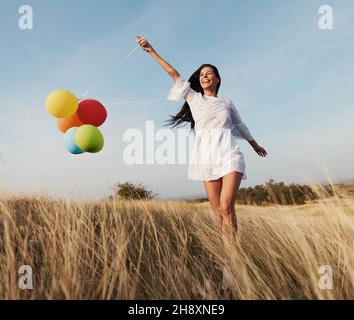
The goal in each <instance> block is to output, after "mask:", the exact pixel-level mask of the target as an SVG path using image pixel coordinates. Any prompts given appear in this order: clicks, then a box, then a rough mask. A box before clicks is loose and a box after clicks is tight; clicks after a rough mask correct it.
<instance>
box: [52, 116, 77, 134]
mask: <svg viewBox="0 0 354 320" xmlns="http://www.w3.org/2000/svg"><path fill="white" fill-rule="evenodd" d="M82 125H83V123H82V122H81V121H80V119H79V117H78V116H77V113H76V112H75V113H74V114H73V115H72V116H71V117H69V118H64V119H63V118H60V119H58V120H57V126H58V129H59V130H60V131H61V132H63V133H65V132H66V131H68V130H69V129H70V128H72V127H81V126H82Z"/></svg>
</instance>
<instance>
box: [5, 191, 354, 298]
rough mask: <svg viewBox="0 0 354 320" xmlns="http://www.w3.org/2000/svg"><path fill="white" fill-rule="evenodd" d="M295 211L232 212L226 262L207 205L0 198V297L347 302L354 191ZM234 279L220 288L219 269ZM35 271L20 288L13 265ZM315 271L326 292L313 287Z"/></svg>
mask: <svg viewBox="0 0 354 320" xmlns="http://www.w3.org/2000/svg"><path fill="white" fill-rule="evenodd" d="M348 186H349V187H347V186H344V187H343V186H340V187H339V186H333V187H334V188H335V196H334V197H331V198H326V197H325V196H324V194H323V190H322V189H321V187H320V186H317V192H318V194H319V195H321V197H322V199H320V200H319V201H316V202H313V203H307V204H305V205H302V206H278V205H274V206H264V207H260V206H259V207H257V206H238V205H236V212H237V215H238V221H239V234H238V239H237V240H236V241H235V242H234V243H233V244H232V247H233V250H232V256H231V261H230V260H229V259H227V255H226V254H225V252H224V250H223V246H222V241H221V238H220V235H219V232H218V230H217V228H216V227H215V226H214V220H213V213H212V210H211V209H210V207H209V203H188V202H184V201H162V200H149V201H143V200H138V201H128V200H112V199H111V200H104V201H101V202H85V203H82V202H72V201H66V200H54V199H50V198H41V197H28V198H26V197H20V196H11V197H9V196H4V195H3V196H2V198H1V199H0V274H1V277H0V299H353V298H354V270H353V267H354V250H353V248H354V196H353V194H352V193H351V192H349V191H348V190H349V189H350V188H352V187H353V186H352V185H348ZM225 264H227V265H228V266H229V268H230V270H231V271H232V273H233V276H234V283H233V289H232V290H231V292H226V293H225V292H224V291H222V290H221V283H222V272H221V270H222V267H223V265H225ZM21 265H29V266H31V267H32V269H33V290H21V289H20V288H19V285H18V281H19V277H20V275H19V267H20V266H21ZM322 265H329V266H330V267H331V268H332V270H333V288H332V289H321V288H320V286H319V280H320V278H321V277H322V276H323V275H321V274H320V272H319V268H320V267H321V266H322Z"/></svg>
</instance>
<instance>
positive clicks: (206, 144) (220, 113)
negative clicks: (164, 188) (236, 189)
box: [167, 76, 253, 181]
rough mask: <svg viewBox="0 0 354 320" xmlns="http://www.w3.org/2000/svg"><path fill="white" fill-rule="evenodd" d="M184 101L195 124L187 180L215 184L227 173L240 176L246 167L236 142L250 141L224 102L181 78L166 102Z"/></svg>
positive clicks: (229, 103) (233, 109)
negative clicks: (191, 85)
mask: <svg viewBox="0 0 354 320" xmlns="http://www.w3.org/2000/svg"><path fill="white" fill-rule="evenodd" d="M182 98H183V99H185V100H186V101H187V102H188V104H189V106H190V109H191V112H192V116H193V119H194V121H195V129H194V133H195V143H194V146H193V150H192V155H191V158H190V164H189V169H188V179H190V180H203V181H210V180H217V179H219V178H220V177H223V176H224V175H226V174H227V173H230V172H232V171H238V172H241V173H243V176H242V180H245V179H247V176H246V172H245V169H246V164H245V159H244V156H243V153H242V152H241V150H240V148H239V146H238V144H237V139H245V140H247V141H251V140H253V137H252V135H251V133H250V132H249V130H248V128H247V126H246V125H245V124H244V123H243V121H242V120H241V118H240V115H239V113H238V111H237V109H236V107H235V105H234V104H233V103H232V101H231V100H230V99H228V98H223V97H210V96H205V95H202V94H201V93H200V92H196V91H195V90H193V89H192V88H191V87H190V82H188V81H186V80H184V79H183V78H182V77H181V76H180V77H179V78H178V79H177V80H176V82H175V83H174V85H173V87H172V88H171V90H170V93H169V95H168V96H167V100H170V101H179V100H181V99H182Z"/></svg>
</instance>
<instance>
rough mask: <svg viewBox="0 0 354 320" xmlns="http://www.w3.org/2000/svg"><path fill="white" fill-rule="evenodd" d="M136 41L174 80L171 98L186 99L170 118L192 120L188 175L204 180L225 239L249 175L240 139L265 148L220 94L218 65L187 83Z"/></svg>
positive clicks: (262, 152) (143, 41)
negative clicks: (192, 145)
mask: <svg viewBox="0 0 354 320" xmlns="http://www.w3.org/2000/svg"><path fill="white" fill-rule="evenodd" d="M136 41H137V42H138V44H139V45H140V47H141V48H142V49H143V50H144V51H146V52H148V53H149V54H150V55H151V57H153V58H154V59H155V60H156V61H157V62H158V63H159V64H160V65H161V67H162V68H163V69H164V70H165V71H166V72H167V73H168V74H169V75H170V76H171V78H172V79H173V81H174V85H173V87H172V89H171V91H170V94H169V95H168V97H167V99H168V100H172V101H179V100H180V99H182V98H183V99H184V100H185V103H184V105H183V107H182V108H181V110H180V111H179V112H178V113H177V115H175V116H172V118H171V119H169V124H170V125H173V127H174V126H176V125H179V124H181V123H183V122H190V123H191V129H192V130H194V131H195V134H196V142H195V145H194V148H193V154H192V163H191V164H190V166H189V172H188V178H189V179H192V180H202V181H203V183H204V187H205V190H206V192H207V195H208V199H209V201H210V204H211V207H212V209H213V211H214V212H215V215H216V220H217V221H218V225H219V226H220V228H221V230H222V234H223V235H224V237H223V239H224V241H225V242H226V243H227V242H228V241H227V240H228V239H227V238H228V237H229V236H234V235H235V234H236V232H237V221H236V214H235V208H234V202H235V197H236V194H237V192H238V189H239V187H240V183H241V180H245V179H246V173H245V161H244V157H243V154H242V152H241V151H240V149H239V147H238V145H237V142H236V138H239V139H245V140H247V141H248V142H249V144H250V145H251V146H252V147H253V149H254V150H255V152H256V153H257V154H258V155H259V156H261V157H265V156H266V155H267V152H266V150H265V149H264V148H262V147H261V146H259V145H258V144H257V142H256V141H255V140H254V139H253V137H252V135H251V133H250V132H249V130H248V128H247V126H246V125H245V124H244V123H243V122H242V120H241V118H240V116H239V114H238V112H237V109H236V107H235V105H234V104H233V103H232V101H231V100H230V99H227V98H220V97H218V96H217V94H218V91H219V88H220V84H221V77H220V75H219V72H218V70H217V68H216V67H214V66H213V65H210V64H203V65H202V66H201V67H200V68H198V70H197V71H195V72H194V73H193V75H192V76H191V77H190V78H189V80H188V81H185V80H184V79H183V78H182V77H181V76H180V74H179V73H178V72H177V70H176V69H174V68H173V67H172V66H171V65H170V64H169V63H168V62H167V61H165V60H164V59H162V58H161V57H160V56H159V55H158V54H157V52H156V51H155V50H154V48H153V47H152V46H151V44H150V43H149V42H148V41H147V40H146V39H145V38H143V37H140V36H137V38H136ZM215 153H216V154H218V155H219V157H218V159H217V160H215V159H213V160H211V161H210V158H215V156H213V155H215ZM220 155H221V156H220ZM200 158H203V159H205V158H208V161H200Z"/></svg>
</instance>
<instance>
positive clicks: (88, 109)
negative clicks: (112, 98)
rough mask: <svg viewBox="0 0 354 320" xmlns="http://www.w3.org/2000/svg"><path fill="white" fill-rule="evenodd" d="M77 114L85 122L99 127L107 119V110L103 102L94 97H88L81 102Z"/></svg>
mask: <svg viewBox="0 0 354 320" xmlns="http://www.w3.org/2000/svg"><path fill="white" fill-rule="evenodd" d="M77 116H78V118H79V119H80V121H81V122H82V123H83V124H91V125H93V126H95V127H99V126H100V125H102V124H103V123H104V122H105V121H106V119H107V110H106V108H105V107H104V106H103V104H102V103H101V102H99V101H97V100H94V99H86V100H82V101H81V102H80V103H79V108H78V109H77Z"/></svg>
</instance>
